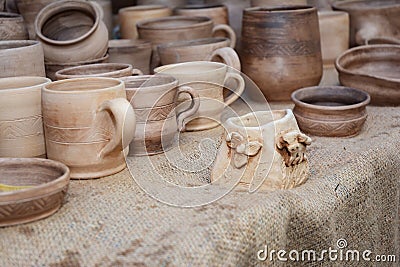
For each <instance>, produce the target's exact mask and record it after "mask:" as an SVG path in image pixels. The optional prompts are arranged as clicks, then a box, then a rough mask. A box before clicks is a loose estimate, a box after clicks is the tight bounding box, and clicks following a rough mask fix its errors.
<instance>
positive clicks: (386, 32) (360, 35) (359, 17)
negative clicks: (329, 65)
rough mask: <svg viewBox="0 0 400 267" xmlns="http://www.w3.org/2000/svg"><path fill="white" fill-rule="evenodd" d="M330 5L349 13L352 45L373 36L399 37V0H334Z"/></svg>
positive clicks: (363, 41) (362, 42) (361, 42)
mask: <svg viewBox="0 0 400 267" xmlns="http://www.w3.org/2000/svg"><path fill="white" fill-rule="evenodd" d="M332 7H333V9H334V10H341V11H345V12H347V13H349V15H350V46H352V47H353V46H356V45H363V44H365V43H366V42H367V41H368V40H369V39H374V38H381V39H382V38H388V39H397V40H399V39H400V31H399V29H400V16H399V12H400V0H380V1H368V0H353V1H336V2H334V3H333V4H332Z"/></svg>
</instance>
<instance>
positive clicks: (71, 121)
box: [42, 77, 136, 179]
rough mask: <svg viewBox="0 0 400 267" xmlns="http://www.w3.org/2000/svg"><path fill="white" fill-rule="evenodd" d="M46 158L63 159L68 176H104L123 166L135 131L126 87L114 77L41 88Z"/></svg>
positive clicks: (57, 83) (82, 177)
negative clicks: (125, 152) (69, 173)
mask: <svg viewBox="0 0 400 267" xmlns="http://www.w3.org/2000/svg"><path fill="white" fill-rule="evenodd" d="M42 111H43V122H44V130H45V136H46V148H47V157H48V158H49V159H53V160H57V161H60V162H63V163H64V164H66V165H67V166H68V167H69V168H70V170H71V178H75V179H90V178H99V177H103V176H108V175H111V174H114V173H117V172H119V171H121V170H123V169H124V168H125V166H126V164H125V157H124V149H125V148H127V147H128V145H129V143H130V142H131V141H132V139H133V137H134V134H135V124H136V122H135V113H134V111H133V109H132V107H131V105H130V104H129V102H128V101H127V100H126V93H125V86H124V83H123V82H122V81H120V80H117V79H113V78H99V77H95V78H79V79H67V80H62V81H57V82H53V83H50V84H47V85H46V86H44V87H43V90H42Z"/></svg>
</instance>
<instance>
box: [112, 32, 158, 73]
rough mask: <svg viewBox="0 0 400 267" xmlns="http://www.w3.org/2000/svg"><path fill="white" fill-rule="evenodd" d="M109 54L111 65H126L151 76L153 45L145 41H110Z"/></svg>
mask: <svg viewBox="0 0 400 267" xmlns="http://www.w3.org/2000/svg"><path fill="white" fill-rule="evenodd" d="M108 53H109V55H110V59H109V62H111V63H126V64H131V65H132V66H135V67H136V68H138V69H139V70H141V71H142V72H143V74H150V62H151V53H152V50H151V43H150V42H149V41H144V40H127V39H122V40H110V41H109V42H108Z"/></svg>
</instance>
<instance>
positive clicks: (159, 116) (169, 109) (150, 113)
mask: <svg viewBox="0 0 400 267" xmlns="http://www.w3.org/2000/svg"><path fill="white" fill-rule="evenodd" d="M174 109H175V103H173V104H170V105H166V106H162V107H154V108H146V109H135V115H136V121H137V122H147V121H162V120H165V119H167V118H170V117H172V116H173V115H175V112H173V111H174Z"/></svg>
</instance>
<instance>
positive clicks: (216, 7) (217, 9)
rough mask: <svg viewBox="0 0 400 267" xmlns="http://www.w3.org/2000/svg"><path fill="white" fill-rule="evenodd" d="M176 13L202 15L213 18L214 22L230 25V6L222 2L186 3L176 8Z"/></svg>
mask: <svg viewBox="0 0 400 267" xmlns="http://www.w3.org/2000/svg"><path fill="white" fill-rule="evenodd" d="M175 14H177V15H182V16H193V17H195V16H202V17H209V18H211V19H212V21H213V22H214V24H227V25H229V14H228V8H227V7H226V6H225V5H221V4H199V5H186V6H181V7H177V8H175Z"/></svg>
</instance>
